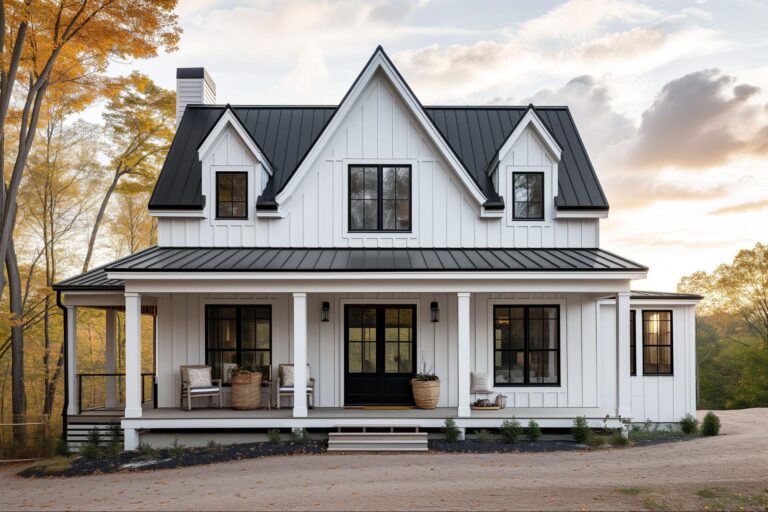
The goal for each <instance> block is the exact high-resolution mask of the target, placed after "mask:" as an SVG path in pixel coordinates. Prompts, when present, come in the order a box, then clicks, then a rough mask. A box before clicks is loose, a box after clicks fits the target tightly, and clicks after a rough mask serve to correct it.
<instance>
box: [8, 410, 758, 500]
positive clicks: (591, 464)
mask: <svg viewBox="0 0 768 512" xmlns="http://www.w3.org/2000/svg"><path fill="white" fill-rule="evenodd" d="M719 414H720V417H721V419H722V423H723V430H722V435H720V436H719V437H716V438H702V439H697V440H695V441H688V442H682V443H670V444H662V445H657V446H651V447H643V448H631V449H603V450H597V451H591V452H559V453H525V454H522V453H521V454H493V455H448V454H406V455H402V454H397V455H394V454H390V455H333V454H327V455H320V456H294V457H274V458H269V459H255V460H248V461H240V462H232V463H224V464H217V465H213V466H198V467H192V468H185V469H178V470H163V471H154V472H145V473H130V474H128V473H122V474H112V475H98V476H89V477H81V478H69V479H63V478H59V479H37V480H34V479H33V480H27V479H22V478H19V477H17V476H15V473H16V472H18V471H19V470H20V469H21V468H22V467H23V466H18V465H17V466H12V467H4V468H0V489H1V490H0V509H2V510H68V509H72V510H261V509H274V510H296V509H300V510H306V509H310V510H329V509H345V510H361V509H365V510H394V509H418V510H467V509H474V510H488V509H497V510H501V509H504V510H510V509H513V510H531V509H543V510H638V509H641V510H642V509H648V510H702V509H704V508H705V507H707V508H710V509H722V508H726V509H737V508H740V507H741V508H742V509H747V510H750V509H751V510H765V509H767V508H764V507H768V434H767V433H766V427H767V426H768V409H751V410H745V411H724V412H721V413H719Z"/></svg>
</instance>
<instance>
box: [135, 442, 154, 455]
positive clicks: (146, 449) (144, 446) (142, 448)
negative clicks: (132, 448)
mask: <svg viewBox="0 0 768 512" xmlns="http://www.w3.org/2000/svg"><path fill="white" fill-rule="evenodd" d="M136 451H137V452H138V453H139V455H144V456H149V455H154V454H155V453H156V452H157V450H155V449H154V448H153V447H152V445H151V444H149V443H148V442H146V441H143V442H141V443H139V448H138V449H137V450H136Z"/></svg>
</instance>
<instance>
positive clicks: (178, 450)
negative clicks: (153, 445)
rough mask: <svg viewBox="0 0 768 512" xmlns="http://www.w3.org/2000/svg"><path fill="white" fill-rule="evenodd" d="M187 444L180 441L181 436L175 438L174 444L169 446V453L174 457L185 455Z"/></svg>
mask: <svg viewBox="0 0 768 512" xmlns="http://www.w3.org/2000/svg"><path fill="white" fill-rule="evenodd" d="M185 448H186V446H184V445H183V444H181V443H180V442H179V438H178V437H177V438H175V439H174V440H173V444H172V445H171V447H170V448H168V455H170V456H171V458H173V459H180V458H181V457H182V456H183V455H184V449H185Z"/></svg>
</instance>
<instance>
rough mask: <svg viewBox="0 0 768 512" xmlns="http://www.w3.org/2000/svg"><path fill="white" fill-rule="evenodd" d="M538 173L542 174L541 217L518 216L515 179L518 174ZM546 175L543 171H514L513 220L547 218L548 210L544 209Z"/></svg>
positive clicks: (541, 219)
mask: <svg viewBox="0 0 768 512" xmlns="http://www.w3.org/2000/svg"><path fill="white" fill-rule="evenodd" d="M534 174H538V175H539V176H541V217H518V216H517V209H516V208H515V205H516V204H517V200H516V199H515V181H516V178H517V176H522V175H534ZM544 180H545V176H544V173H543V172H513V173H512V220H517V221H543V220H546V212H545V211H544V204H545V201H544V197H545V195H546V194H545V186H544V185H545V183H544ZM530 202H531V201H526V203H530Z"/></svg>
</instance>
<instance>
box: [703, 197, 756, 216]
mask: <svg viewBox="0 0 768 512" xmlns="http://www.w3.org/2000/svg"><path fill="white" fill-rule="evenodd" d="M766 208H768V199H762V200H760V201H750V202H747V203H740V204H735V205H732V206H725V207H723V208H718V209H717V210H713V211H711V212H709V214H710V215H724V214H727V213H744V212H756V211H759V210H765V209H766Z"/></svg>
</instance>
